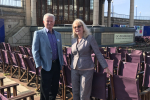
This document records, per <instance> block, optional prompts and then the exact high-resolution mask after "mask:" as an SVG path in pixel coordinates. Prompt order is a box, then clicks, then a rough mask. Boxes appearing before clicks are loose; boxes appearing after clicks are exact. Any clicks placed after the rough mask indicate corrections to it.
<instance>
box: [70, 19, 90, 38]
mask: <svg viewBox="0 0 150 100" xmlns="http://www.w3.org/2000/svg"><path fill="white" fill-rule="evenodd" d="M75 23H77V24H80V25H82V26H83V30H84V31H83V37H84V38H86V37H87V36H88V35H91V32H90V30H89V29H88V28H87V26H86V25H85V23H84V22H83V21H82V20H81V19H75V20H74V22H73V23H72V38H77V37H78V36H77V34H76V33H75V32H74V30H73V27H74V24H75Z"/></svg>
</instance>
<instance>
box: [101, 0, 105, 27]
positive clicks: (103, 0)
mask: <svg viewBox="0 0 150 100" xmlns="http://www.w3.org/2000/svg"><path fill="white" fill-rule="evenodd" d="M104 3H105V0H103V1H102V25H104V20H105V19H104Z"/></svg>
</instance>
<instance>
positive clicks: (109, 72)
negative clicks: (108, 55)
mask: <svg viewBox="0 0 150 100" xmlns="http://www.w3.org/2000/svg"><path fill="white" fill-rule="evenodd" d="M105 70H106V73H107V74H108V75H113V74H112V73H111V71H110V70H109V68H108V67H106V68H105Z"/></svg>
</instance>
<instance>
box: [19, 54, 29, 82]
mask: <svg viewBox="0 0 150 100" xmlns="http://www.w3.org/2000/svg"><path fill="white" fill-rule="evenodd" d="M16 55H17V61H18V66H19V71H18V72H19V75H20V76H19V81H21V80H22V79H23V77H25V78H26V79H27V82H28V69H27V68H28V67H27V66H26V65H25V62H24V55H23V54H16Z"/></svg>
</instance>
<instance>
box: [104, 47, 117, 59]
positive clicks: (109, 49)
mask: <svg viewBox="0 0 150 100" xmlns="http://www.w3.org/2000/svg"><path fill="white" fill-rule="evenodd" d="M116 48H117V47H107V51H106V56H107V57H109V53H116Z"/></svg>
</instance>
